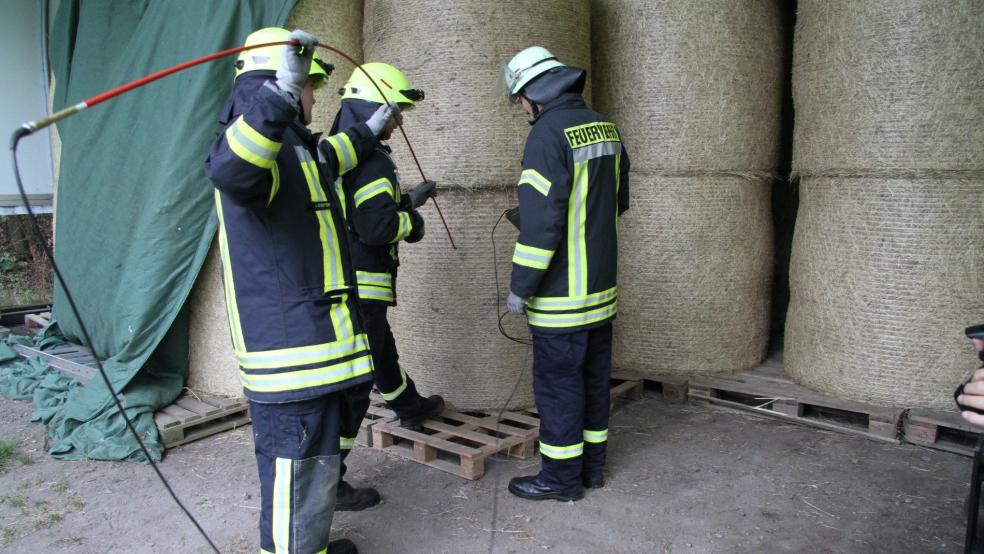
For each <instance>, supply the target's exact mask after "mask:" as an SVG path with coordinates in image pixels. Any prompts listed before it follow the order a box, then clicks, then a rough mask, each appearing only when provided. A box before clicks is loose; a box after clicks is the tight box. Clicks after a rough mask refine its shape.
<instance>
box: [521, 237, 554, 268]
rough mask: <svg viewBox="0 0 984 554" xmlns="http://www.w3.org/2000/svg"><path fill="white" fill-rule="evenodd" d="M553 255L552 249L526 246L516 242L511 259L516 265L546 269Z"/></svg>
mask: <svg viewBox="0 0 984 554" xmlns="http://www.w3.org/2000/svg"><path fill="white" fill-rule="evenodd" d="M553 255H554V251H553V250H545V249H543V248H536V247H534V246H526V245H525V244H522V243H519V242H517V243H516V250H515V251H514V252H513V258H512V261H513V263H514V264H516V265H522V266H526V267H532V268H533V269H547V266H549V265H550V259H551V258H553Z"/></svg>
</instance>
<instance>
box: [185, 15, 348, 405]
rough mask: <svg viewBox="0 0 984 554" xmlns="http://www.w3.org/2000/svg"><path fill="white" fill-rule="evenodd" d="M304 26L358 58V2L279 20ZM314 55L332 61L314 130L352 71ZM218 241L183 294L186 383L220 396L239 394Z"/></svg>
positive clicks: (330, 115)
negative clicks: (186, 314)
mask: <svg viewBox="0 0 984 554" xmlns="http://www.w3.org/2000/svg"><path fill="white" fill-rule="evenodd" d="M284 27H285V28H287V29H298V28H299V29H304V30H305V31H308V32H309V33H311V34H313V35H314V36H316V37H317V38H318V39H319V40H320V41H321V42H323V43H325V44H329V45H331V46H334V47H336V48H338V49H339V50H341V51H342V52H345V53H346V54H348V55H350V56H352V57H353V58H355V59H356V60H360V61H361V58H362V2H361V1H357V0H300V1H299V2H297V5H296V6H295V7H294V11H292V12H291V14H290V16H289V17H288V18H287V22H286V23H285V24H284ZM318 56H320V57H321V58H322V59H324V60H325V61H327V62H328V63H331V64H333V65H334V66H335V73H333V74H332V75H331V77H329V81H328V84H327V85H325V86H324V87H321V88H320V89H319V90H318V91H317V92H315V99H316V103H315V105H314V114H313V120H312V123H311V125H310V127H311V129H312V130H314V131H320V132H327V131H328V130H329V129H330V128H331V124H332V121H333V120H334V117H335V112H336V111H338V104H339V96H338V92H337V91H338V88H339V87H341V86H342V84H343V83H344V82H345V79H347V78H348V75H350V74H351V72H352V69H353V68H352V67H351V65H350V64H349V63H348V62H346V61H345V60H341V59H338V58H337V56H335V55H333V54H332V53H331V52H327V51H325V50H319V51H318ZM221 273H222V262H221V261H220V258H219V247H218V241H215V242H213V244H212V249H211V251H210V252H209V254H208V257H207V258H206V260H205V265H204V266H203V267H202V270H201V273H200V274H199V276H198V280H197V281H196V283H195V287H194V288H193V289H192V292H191V296H190V297H189V300H188V308H189V315H190V318H191V321H190V339H189V340H190V343H189V350H190V351H189V375H188V387H190V388H192V389H195V390H198V391H202V392H206V393H210V394H221V395H225V396H241V395H242V386H241V385H240V384H239V367H238V365H237V364H236V357H235V354H234V353H233V351H232V339H231V337H230V335H229V320H228V317H227V316H226V307H225V292H224V289H223V285H222V277H221Z"/></svg>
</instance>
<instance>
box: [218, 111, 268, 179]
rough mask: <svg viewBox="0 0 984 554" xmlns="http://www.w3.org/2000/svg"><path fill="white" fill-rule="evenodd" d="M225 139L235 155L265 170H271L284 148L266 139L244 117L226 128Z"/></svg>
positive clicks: (240, 117)
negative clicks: (281, 149) (281, 148)
mask: <svg viewBox="0 0 984 554" xmlns="http://www.w3.org/2000/svg"><path fill="white" fill-rule="evenodd" d="M225 137H226V143H227V144H228V145H229V148H230V149H231V150H232V152H233V153H234V154H236V155H237V156H239V157H240V158H242V159H243V160H246V161H247V162H249V163H251V164H253V165H255V166H257V167H261V168H263V169H270V167H272V166H273V162H274V160H276V159H277V154H279V153H280V147H281V146H282V145H281V143H279V142H276V141H272V140H270V139H268V138H266V137H264V136H263V135H261V134H260V133H259V132H257V131H256V130H255V129H253V128H252V127H250V126H249V124H248V123H246V120H244V119H243V116H239V117H238V118H237V119H236V121H234V122H233V123H232V125H229V127H227V128H226V132H225Z"/></svg>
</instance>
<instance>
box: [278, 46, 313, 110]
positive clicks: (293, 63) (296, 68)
mask: <svg viewBox="0 0 984 554" xmlns="http://www.w3.org/2000/svg"><path fill="white" fill-rule="evenodd" d="M287 38H288V39H289V40H296V41H297V44H287V45H285V47H284V49H283V50H282V52H283V53H282V54H281V55H280V69H278V70H277V88H279V89H280V90H282V91H284V92H286V93H288V94H290V95H291V96H293V97H294V101H295V102H296V101H299V100H300V99H301V89H302V88H304V83H305V82H307V79H308V72H310V71H311V59H312V58H314V47H315V45H317V44H318V39H316V38H314V37H313V36H311V35H310V34H308V33H305V32H304V31H302V30H300V29H294V31H293V32H291V34H290V36H289V37H287Z"/></svg>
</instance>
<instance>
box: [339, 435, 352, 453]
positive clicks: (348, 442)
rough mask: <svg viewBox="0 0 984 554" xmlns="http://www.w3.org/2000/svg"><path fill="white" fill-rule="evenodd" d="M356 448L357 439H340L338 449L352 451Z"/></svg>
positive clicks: (340, 437)
mask: <svg viewBox="0 0 984 554" xmlns="http://www.w3.org/2000/svg"><path fill="white" fill-rule="evenodd" d="M354 446H355V437H342V436H339V437H338V447H339V448H341V449H342V450H352V448H353V447H354Z"/></svg>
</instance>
